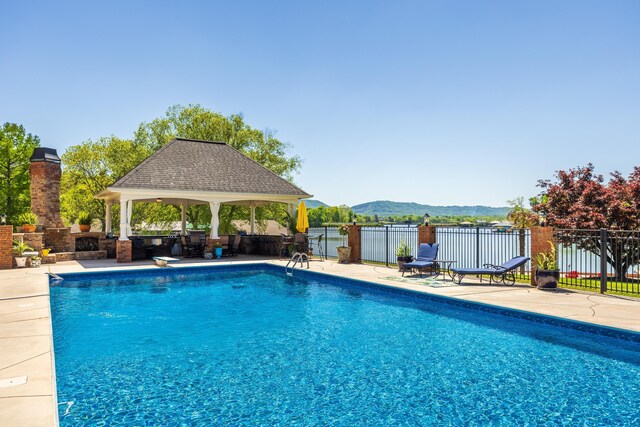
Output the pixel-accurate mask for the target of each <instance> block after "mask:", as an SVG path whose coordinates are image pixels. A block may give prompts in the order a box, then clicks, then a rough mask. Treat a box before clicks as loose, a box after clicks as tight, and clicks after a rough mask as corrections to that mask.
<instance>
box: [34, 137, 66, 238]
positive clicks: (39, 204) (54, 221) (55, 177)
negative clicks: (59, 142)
mask: <svg viewBox="0 0 640 427" xmlns="http://www.w3.org/2000/svg"><path fill="white" fill-rule="evenodd" d="M30 160H31V169H30V173H31V210H32V211H33V213H34V214H36V215H38V220H39V223H40V224H42V226H43V227H44V228H59V227H64V225H63V223H62V218H61V217H60V176H61V175H62V168H61V166H60V157H58V153H56V150H55V148H44V147H38V148H36V149H35V150H34V151H33V155H32V156H31V159H30Z"/></svg>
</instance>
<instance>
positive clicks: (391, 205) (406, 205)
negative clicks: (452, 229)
mask: <svg viewBox="0 0 640 427" xmlns="http://www.w3.org/2000/svg"><path fill="white" fill-rule="evenodd" d="M351 209H352V210H353V211H354V212H355V213H357V214H359V215H378V216H384V217H386V216H395V215H420V216H422V215H424V214H425V212H426V213H428V214H429V215H431V216H506V215H507V213H509V211H510V210H511V209H510V208H508V207H502V208H494V207H491V206H432V205H421V204H419V203H414V202H391V201H389V200H376V201H375V202H367V203H361V204H359V205H355V206H352V207H351Z"/></svg>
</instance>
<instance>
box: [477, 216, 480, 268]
mask: <svg viewBox="0 0 640 427" xmlns="http://www.w3.org/2000/svg"><path fill="white" fill-rule="evenodd" d="M476 268H480V227H479V226H476Z"/></svg>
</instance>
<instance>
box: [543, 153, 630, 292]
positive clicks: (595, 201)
mask: <svg viewBox="0 0 640 427" xmlns="http://www.w3.org/2000/svg"><path fill="white" fill-rule="evenodd" d="M556 179H557V181H555V182H552V181H551V180H540V181H538V186H539V187H541V188H542V194H541V195H540V196H538V197H536V198H534V199H532V209H533V210H534V211H535V212H537V213H540V214H543V215H544V216H546V220H547V224H548V225H550V226H553V227H556V228H560V229H578V230H597V229H601V228H606V229H608V230H638V229H640V167H637V166H636V167H635V168H634V170H633V172H632V173H631V174H629V177H628V178H625V177H624V176H622V174H620V172H613V173H612V174H611V179H610V180H609V182H605V180H604V178H603V176H602V175H597V174H595V173H594V167H593V165H592V164H591V163H589V164H588V165H587V166H585V167H578V168H576V169H569V170H568V171H558V172H556ZM562 236H564V237H563V238H561V240H563V239H564V241H563V243H574V244H576V245H577V246H578V247H579V248H581V249H584V250H588V251H590V252H593V253H595V254H596V255H598V256H605V257H606V259H607V263H609V264H610V265H611V266H612V267H613V268H614V270H615V272H616V279H620V280H626V276H627V271H628V269H629V267H631V266H632V265H634V264H638V263H640V244H638V241H637V240H636V239H634V238H630V237H632V236H631V235H630V234H628V233H612V234H611V235H610V236H609V238H608V239H607V241H606V242H605V243H606V245H604V246H606V253H604V254H603V253H601V252H602V251H601V247H602V246H603V245H601V243H602V242H601V240H600V235H599V233H596V232H585V233H574V234H572V233H565V234H563V235H562Z"/></svg>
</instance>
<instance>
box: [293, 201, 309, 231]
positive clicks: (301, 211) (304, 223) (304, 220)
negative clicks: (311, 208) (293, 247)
mask: <svg viewBox="0 0 640 427" xmlns="http://www.w3.org/2000/svg"><path fill="white" fill-rule="evenodd" d="M307 228H309V217H308V216H307V206H306V205H305V204H304V202H303V201H301V202H300V205H299V206H298V222H297V223H296V229H297V230H298V231H299V232H301V233H304V232H305V231H307Z"/></svg>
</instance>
